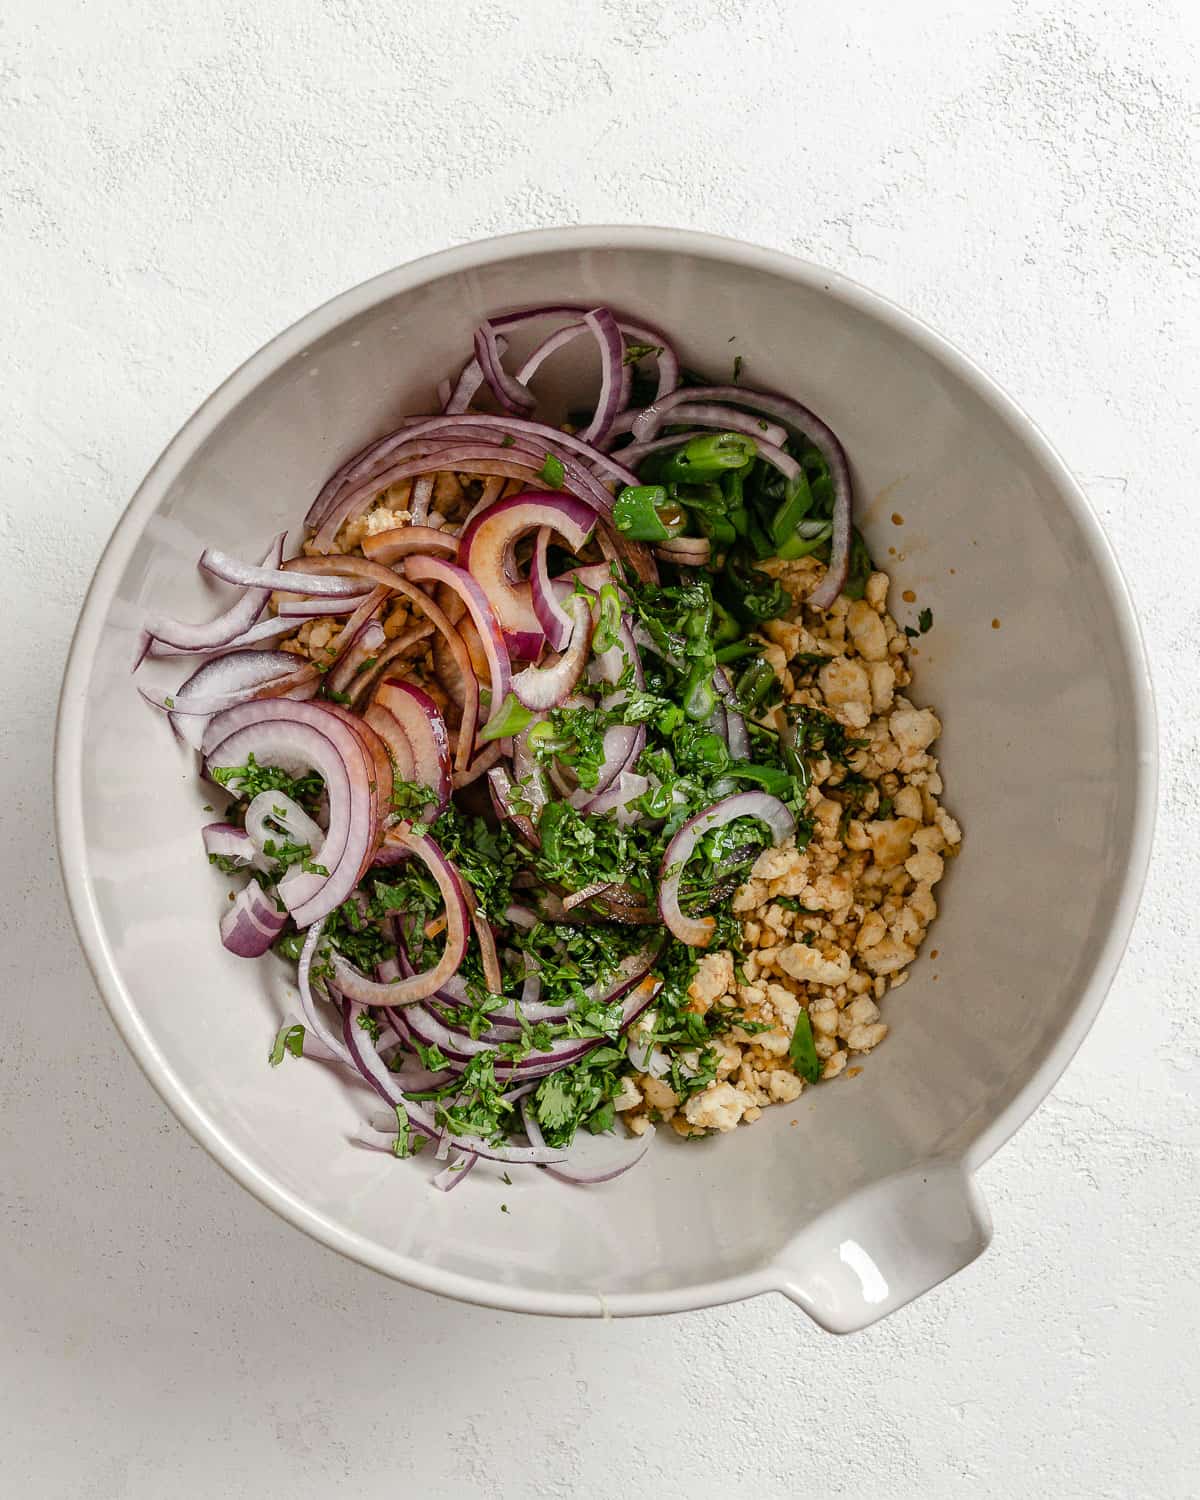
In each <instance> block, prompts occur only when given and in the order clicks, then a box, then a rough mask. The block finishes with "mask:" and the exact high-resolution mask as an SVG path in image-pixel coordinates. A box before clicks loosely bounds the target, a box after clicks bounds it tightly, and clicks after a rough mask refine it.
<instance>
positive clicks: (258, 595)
mask: <svg viewBox="0 0 1200 1500" xmlns="http://www.w3.org/2000/svg"><path fill="white" fill-rule="evenodd" d="M286 538H287V532H286V531H281V532H280V533H279V535H278V536H277V537H276V538H275V540H274V541H273V542H272V543H271V545H270V547H269V548H268V549H267V555H266V556H265V557H264V558H263V560H262V564H261V566H262V567H263V568H265V569H267V570H268V571H270V570H272V569H274V568H278V566H279V564H280V562H281V561H282V559H283V544H284V541H285V540H286ZM270 597H271V590H270V589H269V588H263V587H257V588H251V589H248V590H247V591H246V592H245V593H244V594H243V595H242V596H241V598H240V599H238V600H237V602H236V603H234V604H231V605H230V606H229V608H228V609H227V610H226V611H225V612H224V614H221V615H218V616H217V618H216V619H215V620H209V621H207V622H206V623H205V624H203V625H189V624H188V623H187V622H186V621H184V620H172V619H169V618H167V617H166V616H161V615H160V616H158V617H156V618H152V619H150V620H147V622H146V624H145V626H144V627H143V631H142V635H141V649H140V651H139V653H138V657H137V660H136V661H135V662H134V667H135V669H136V668H137V667H138V666H139V665H140V663H141V660H142V657H143V656H144V655H145V651H146V648H147V647H148V646H149V645H150V644H151V642H152V641H153V642H157V644H158V645H159V646H160V647H162V648H167V647H170V648H172V649H174V650H176V651H215V650H218V649H219V648H220V647H222V646H228V645H229V644H230V642H231V641H235V640H237V638H238V637H239V636H241V635H244V634H245V632H246V631H248V630H249V629H250V628H251V626H252V625H253V624H254V622H255V621H256V620H257V619H258V617H259V615H261V614H262V612H263V610H264V609H265V608H266V605H267V600H268V599H269V598H270Z"/></svg>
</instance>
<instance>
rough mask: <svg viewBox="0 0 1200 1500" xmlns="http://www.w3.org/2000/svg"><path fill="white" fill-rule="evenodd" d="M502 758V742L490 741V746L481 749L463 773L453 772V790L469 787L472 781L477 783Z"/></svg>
mask: <svg viewBox="0 0 1200 1500" xmlns="http://www.w3.org/2000/svg"><path fill="white" fill-rule="evenodd" d="M503 756H504V742H503V741H502V740H492V741H491V743H490V744H487V745H485V746H484V747H483V749H482V750H481V751H480V752H479V754H478V755H477V756H476V757H475V759H474V760H473V761H472V762H471V764H470V765H469V766H468V767H467V769H466V770H465V771H455V773H454V790H455V791H456V792H457V791H459V790H460V789H461V788H462V787H464V786H470V785H471V783H472V782H473V781H478V780H479V778H480V777H481V776H483V775H486V773H487V772H488V771H490V770H491V769H492V767H493V766H494V765H495V764H496V762H497V761H499V760H501V759H503Z"/></svg>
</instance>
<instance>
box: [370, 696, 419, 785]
mask: <svg viewBox="0 0 1200 1500" xmlns="http://www.w3.org/2000/svg"><path fill="white" fill-rule="evenodd" d="M363 719H364V721H365V722H366V723H368V724H369V725H370V726H371V728H372V729H373V730H374V731H375V733H376V734H377V735H378V736H379V738H380V739H381V740H382V741H383V743H384V744H385V745H386V746H387V748H388V754H389V755H390V756H391V757H392V764H393V765H394V766H395V768H396V775H397V776H398V777H399V778H400V780H401V781H415V780H416V779H417V757H416V754H415V752H414V750H413V747H412V745H411V744H410V743H409V739H408V736H407V735H406V734H405V732H404V730H403V728H402V727H401V725H400V724H398V723H397V721H396V719H395V717H394V715H392V714H390V713H389V712H388V711H387V709H386V708H382V707H381V706H380V705H379V704H378V703H372V704H370V705H369V707H368V708H367V711H366V713H364V714H363Z"/></svg>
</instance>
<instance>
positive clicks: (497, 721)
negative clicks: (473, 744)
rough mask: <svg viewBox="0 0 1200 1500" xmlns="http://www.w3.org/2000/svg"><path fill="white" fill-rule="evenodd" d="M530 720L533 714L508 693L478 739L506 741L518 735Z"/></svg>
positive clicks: (512, 694)
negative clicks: (498, 710)
mask: <svg viewBox="0 0 1200 1500" xmlns="http://www.w3.org/2000/svg"><path fill="white" fill-rule="evenodd" d="M532 718H533V714H532V713H530V711H529V709H527V708H526V707H525V705H524V704H523V703H520V702H518V700H517V695H516V694H515V693H509V694H508V695H507V696H506V698H505V699H504V702H503V703H502V704H501V705H500V712H499V713H498V714H497V715H496V716H495V718H494V719H491V720H489V722H488V723H487V724H486V725H485V727H484V728H483V729H481V730H480V731H479V738H480V739H481V740H506V739H508V738H509V737H510V736H511V735H514V734H520V732H521V730H522V729H524V728H525V726H526V725H527V724H528V723H529V722H530V721H531V720H532Z"/></svg>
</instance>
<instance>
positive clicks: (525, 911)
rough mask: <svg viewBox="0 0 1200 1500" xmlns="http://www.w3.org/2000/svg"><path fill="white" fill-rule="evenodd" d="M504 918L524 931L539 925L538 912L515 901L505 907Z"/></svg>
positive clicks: (512, 925) (511, 925) (509, 923)
mask: <svg viewBox="0 0 1200 1500" xmlns="http://www.w3.org/2000/svg"><path fill="white" fill-rule="evenodd" d="M504 920H505V921H506V922H507V923H508V925H509V926H510V927H517V928H519V929H520V930H521V931H522V932H529V931H530V930H531V929H532V928H534V927H536V926H537V920H538V918H537V912H535V911H534V910H533V908H532V907H531V906H520V905H518V904H517V903H515V902H514V903H513V905H512V906H509V907H506V908H505V912H504ZM539 987H540V986H539Z"/></svg>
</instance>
